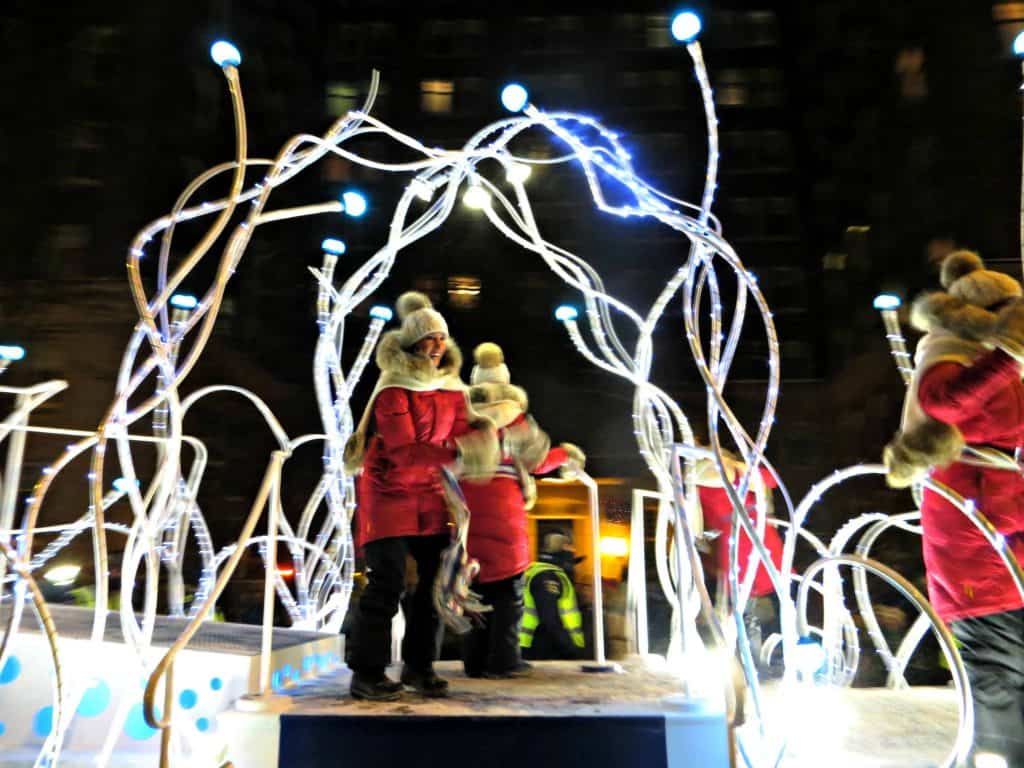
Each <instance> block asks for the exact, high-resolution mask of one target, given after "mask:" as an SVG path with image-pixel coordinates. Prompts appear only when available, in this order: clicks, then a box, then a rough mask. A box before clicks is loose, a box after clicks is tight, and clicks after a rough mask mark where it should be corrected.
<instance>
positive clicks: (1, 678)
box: [0, 656, 21, 685]
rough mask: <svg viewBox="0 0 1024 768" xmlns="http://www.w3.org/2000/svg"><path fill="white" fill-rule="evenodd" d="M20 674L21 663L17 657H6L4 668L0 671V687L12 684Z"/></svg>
mask: <svg viewBox="0 0 1024 768" xmlns="http://www.w3.org/2000/svg"><path fill="white" fill-rule="evenodd" d="M20 674H21V662H20V661H19V660H18V657H17V656H8V657H7V661H6V663H5V664H4V668H3V669H0V685H7V683H13V682H14V681H15V680H17V679H18V675H20Z"/></svg>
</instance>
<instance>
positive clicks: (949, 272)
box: [939, 251, 1024, 309]
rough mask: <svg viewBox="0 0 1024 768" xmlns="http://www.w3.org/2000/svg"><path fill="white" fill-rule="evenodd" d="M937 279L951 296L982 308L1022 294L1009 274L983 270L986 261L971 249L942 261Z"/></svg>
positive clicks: (958, 252) (955, 252) (1017, 284)
mask: <svg viewBox="0 0 1024 768" xmlns="http://www.w3.org/2000/svg"><path fill="white" fill-rule="evenodd" d="M939 279H940V281H941V282H942V287H943V288H945V289H946V290H947V291H948V292H949V294H950V295H951V296H954V297H956V298H958V299H960V300H961V301H963V302H966V303H967V304H973V305H974V306H976V307H982V308H984V309H988V308H989V307H993V306H995V305H996V304H999V303H1000V302H1003V301H1006V300H1007V299H1017V298H1020V296H1021V295H1022V293H1024V292H1022V291H1021V286H1020V283H1018V282H1017V281H1016V280H1014V279H1013V278H1012V277H1010V276H1009V275H1004V274H1003V273H1002V272H996V271H994V270H991V269H985V262H983V261H982V260H981V257H980V256H979V255H978V254H976V253H975V252H974V251H954V252H953V253H951V254H949V256H947V257H946V258H945V259H943V261H942V271H941V273H940V276H939Z"/></svg>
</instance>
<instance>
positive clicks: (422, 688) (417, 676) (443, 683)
mask: <svg viewBox="0 0 1024 768" xmlns="http://www.w3.org/2000/svg"><path fill="white" fill-rule="evenodd" d="M402 685H404V686H406V687H407V688H412V689H413V690H414V691H416V692H417V693H419V694H420V695H421V696H426V697H427V698H430V699H441V698H444V697H445V696H447V695H448V681H447V680H445V679H444V678H441V677H438V676H437V673H436V672H434V668H433V667H427V668H426V669H413V668H411V667H409V666H408V665H407V666H405V667H403V668H402Z"/></svg>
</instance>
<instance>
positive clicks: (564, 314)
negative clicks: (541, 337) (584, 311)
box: [555, 304, 580, 323]
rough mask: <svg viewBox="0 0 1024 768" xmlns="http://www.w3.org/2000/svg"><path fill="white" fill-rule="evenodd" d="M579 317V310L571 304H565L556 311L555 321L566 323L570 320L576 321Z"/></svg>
mask: <svg viewBox="0 0 1024 768" xmlns="http://www.w3.org/2000/svg"><path fill="white" fill-rule="evenodd" d="M579 316H580V313H579V310H577V309H576V307H574V306H572V305H571V304H563V305H562V306H560V307H559V308H558V309H556V310H555V320H558V321H559V322H561V323H565V322H568V321H570V320H575V319H576V318H577V317H579Z"/></svg>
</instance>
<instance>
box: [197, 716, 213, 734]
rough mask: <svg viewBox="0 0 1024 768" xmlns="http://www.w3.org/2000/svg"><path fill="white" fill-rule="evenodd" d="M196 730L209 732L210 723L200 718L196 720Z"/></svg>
mask: <svg viewBox="0 0 1024 768" xmlns="http://www.w3.org/2000/svg"><path fill="white" fill-rule="evenodd" d="M196 728H198V729H199V730H200V731H208V730H210V721H209V720H208V719H207V718H205V717H200V718H199V719H198V720H196Z"/></svg>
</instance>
